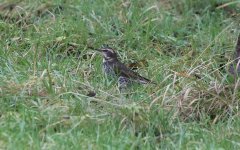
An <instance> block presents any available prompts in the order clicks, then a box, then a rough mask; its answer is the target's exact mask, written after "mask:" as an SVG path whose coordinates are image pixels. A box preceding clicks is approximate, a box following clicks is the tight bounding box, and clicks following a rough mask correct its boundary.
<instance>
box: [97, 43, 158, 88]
mask: <svg viewBox="0 0 240 150" xmlns="http://www.w3.org/2000/svg"><path fill="white" fill-rule="evenodd" d="M95 50H97V51H99V52H100V53H101V54H102V56H103V70H104V72H105V73H106V74H107V75H110V76H114V77H117V78H118V88H119V90H120V91H121V90H123V89H125V88H126V87H128V85H129V84H131V83H133V82H136V83H140V84H156V83H155V82H153V81H151V80H149V79H147V78H145V77H143V76H141V75H140V74H138V73H137V72H134V71H133V70H131V69H130V68H128V67H127V66H126V65H125V64H123V63H122V62H121V61H120V60H119V59H118V54H117V53H116V51H115V50H114V49H113V48H111V47H109V46H104V47H102V48H99V49H95Z"/></svg>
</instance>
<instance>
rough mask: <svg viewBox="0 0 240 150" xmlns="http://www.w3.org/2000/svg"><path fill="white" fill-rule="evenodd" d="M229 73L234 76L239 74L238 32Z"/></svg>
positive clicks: (239, 45) (239, 39)
mask: <svg viewBox="0 0 240 150" xmlns="http://www.w3.org/2000/svg"><path fill="white" fill-rule="evenodd" d="M229 73H230V74H232V75H233V76H234V77H237V76H239V75H240V34H239V35H238V40H237V44H236V48H235V54H234V62H233V63H232V64H230V67H229Z"/></svg>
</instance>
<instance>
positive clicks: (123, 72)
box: [115, 62, 155, 84]
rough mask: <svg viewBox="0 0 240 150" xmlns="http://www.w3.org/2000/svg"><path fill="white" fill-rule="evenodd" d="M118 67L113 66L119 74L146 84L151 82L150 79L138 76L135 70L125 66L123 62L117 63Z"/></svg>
mask: <svg viewBox="0 0 240 150" xmlns="http://www.w3.org/2000/svg"><path fill="white" fill-rule="evenodd" d="M117 66H118V67H115V72H117V74H119V75H120V76H123V77H126V78H129V79H131V80H133V81H136V82H139V83H142V84H147V83H153V84H155V83H154V82H152V81H151V80H149V79H147V78H145V77H142V76H140V75H139V74H138V73H137V72H134V71H132V70H131V69H129V68H128V67H126V66H125V65H124V64H123V63H120V62H119V64H118V65H117Z"/></svg>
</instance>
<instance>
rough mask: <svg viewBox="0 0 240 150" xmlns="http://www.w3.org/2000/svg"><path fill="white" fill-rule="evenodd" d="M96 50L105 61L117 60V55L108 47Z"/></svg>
mask: <svg viewBox="0 0 240 150" xmlns="http://www.w3.org/2000/svg"><path fill="white" fill-rule="evenodd" d="M96 50H97V51H99V52H101V54H102V55H103V58H104V60H105V61H113V60H117V59H118V58H117V57H118V56H117V53H116V52H115V51H114V50H113V49H112V48H110V47H103V48H99V49H96Z"/></svg>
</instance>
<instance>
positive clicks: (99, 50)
mask: <svg viewBox="0 0 240 150" xmlns="http://www.w3.org/2000/svg"><path fill="white" fill-rule="evenodd" d="M94 50H95V51H98V52H102V50H101V49H94Z"/></svg>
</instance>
